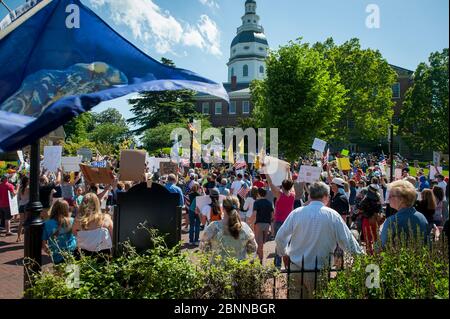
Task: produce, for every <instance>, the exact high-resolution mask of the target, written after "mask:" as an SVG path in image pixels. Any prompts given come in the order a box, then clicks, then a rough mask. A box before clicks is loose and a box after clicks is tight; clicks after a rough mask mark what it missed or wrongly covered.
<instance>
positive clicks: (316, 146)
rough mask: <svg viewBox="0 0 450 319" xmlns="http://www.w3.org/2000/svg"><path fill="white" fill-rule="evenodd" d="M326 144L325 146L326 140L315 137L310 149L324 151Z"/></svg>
mask: <svg viewBox="0 0 450 319" xmlns="http://www.w3.org/2000/svg"><path fill="white" fill-rule="evenodd" d="M326 146H327V142H325V141H323V140H321V139H318V138H316V139H314V143H313V146H312V149H313V150H316V151H319V152H321V153H323V152H324V151H325V147H326Z"/></svg>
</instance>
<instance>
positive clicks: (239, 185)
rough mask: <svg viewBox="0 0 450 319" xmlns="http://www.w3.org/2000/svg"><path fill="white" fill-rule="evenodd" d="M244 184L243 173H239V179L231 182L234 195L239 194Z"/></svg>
mask: <svg viewBox="0 0 450 319" xmlns="http://www.w3.org/2000/svg"><path fill="white" fill-rule="evenodd" d="M243 185H244V181H243V180H242V174H237V179H236V180H235V181H234V182H233V184H231V193H232V194H233V196H237V195H238V193H239V191H240V190H241V188H242V186H243Z"/></svg>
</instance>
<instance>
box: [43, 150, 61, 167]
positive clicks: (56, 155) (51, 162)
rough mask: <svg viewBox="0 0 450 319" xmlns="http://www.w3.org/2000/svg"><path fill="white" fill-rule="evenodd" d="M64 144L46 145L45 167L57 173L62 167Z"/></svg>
mask: <svg viewBox="0 0 450 319" xmlns="http://www.w3.org/2000/svg"><path fill="white" fill-rule="evenodd" d="M61 154H62V146H45V147H44V161H43V167H44V168H45V169H47V170H48V171H49V172H54V173H56V172H57V171H58V168H60V167H61Z"/></svg>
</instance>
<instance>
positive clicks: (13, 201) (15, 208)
mask: <svg viewBox="0 0 450 319" xmlns="http://www.w3.org/2000/svg"><path fill="white" fill-rule="evenodd" d="M8 199H9V209H10V211H11V216H15V215H18V214H19V202H18V200H17V195H16V196H14V197H13V196H12V194H11V192H8Z"/></svg>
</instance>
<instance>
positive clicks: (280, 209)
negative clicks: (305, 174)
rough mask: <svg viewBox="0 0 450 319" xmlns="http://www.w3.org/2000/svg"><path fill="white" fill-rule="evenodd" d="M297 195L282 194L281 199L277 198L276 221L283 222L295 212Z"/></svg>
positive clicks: (292, 193)
mask: <svg viewBox="0 0 450 319" xmlns="http://www.w3.org/2000/svg"><path fill="white" fill-rule="evenodd" d="M294 201H295V193H294V192H291V193H289V196H288V195H285V194H284V193H283V192H281V196H280V198H277V201H276V203H275V216H274V217H275V218H274V219H275V221H276V222H282V223H284V221H285V220H286V218H288V216H289V214H290V213H291V212H292V211H293V210H294Z"/></svg>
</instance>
